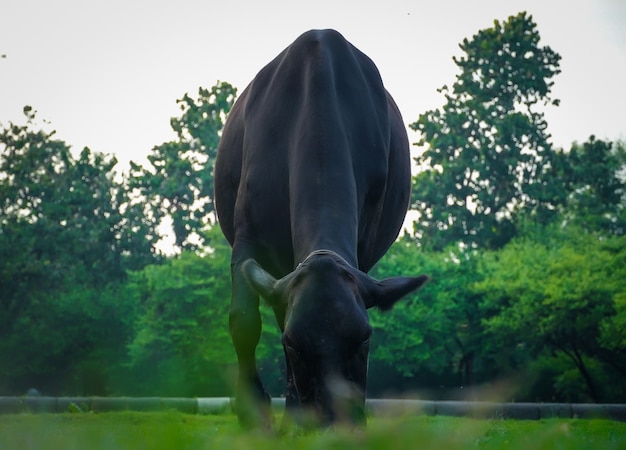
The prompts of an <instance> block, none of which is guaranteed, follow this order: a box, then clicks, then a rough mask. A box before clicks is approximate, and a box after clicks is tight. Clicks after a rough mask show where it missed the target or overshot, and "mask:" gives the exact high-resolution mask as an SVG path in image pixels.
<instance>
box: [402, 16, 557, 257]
mask: <svg viewBox="0 0 626 450" xmlns="http://www.w3.org/2000/svg"><path fill="white" fill-rule="evenodd" d="M539 40H540V37H539V32H538V30H537V26H536V24H535V23H534V22H533V20H532V17H531V16H528V15H526V13H520V14H518V15H517V16H512V17H510V18H509V19H508V20H506V21H504V22H500V21H497V20H496V21H495V22H494V26H493V27H492V28H488V29H484V30H480V31H479V32H478V33H477V34H476V35H474V36H473V37H472V39H465V40H464V41H463V42H462V43H461V44H460V48H461V50H463V52H464V54H463V56H461V57H458V58H454V62H455V64H456V65H457V66H458V68H459V70H460V73H459V74H458V75H457V77H456V81H455V82H454V84H453V85H452V86H451V87H448V86H443V87H442V88H441V89H440V90H439V91H440V92H441V93H442V94H443V95H444V97H445V100H446V103H445V104H444V106H443V107H442V108H440V109H436V110H431V111H426V112H425V113H423V114H421V115H420V116H419V118H418V120H417V121H416V122H414V123H412V124H411V125H410V127H411V128H413V129H414V130H416V131H418V132H419V133H420V134H421V139H420V141H419V142H418V143H417V145H420V146H424V147H425V148H424V150H423V151H422V152H421V153H420V154H419V155H418V156H417V158H416V162H417V164H418V167H419V169H420V173H419V174H418V175H417V176H416V177H415V179H414V183H413V202H412V208H413V209H415V210H416V211H418V212H419V219H418V220H417V221H416V222H415V225H414V227H415V232H416V234H417V236H418V237H419V238H420V242H421V243H422V245H426V246H429V247H432V248H434V249H438V250H441V249H442V248H444V247H445V246H446V245H448V244H449V243H463V244H465V245H467V246H469V247H477V246H481V247H488V248H499V247H501V246H502V245H504V244H505V243H506V242H508V241H509V240H510V239H511V238H512V237H513V236H514V234H515V215H516V214H517V213H518V212H519V211H522V210H523V211H529V210H531V211H534V212H535V214H536V215H537V216H538V218H540V219H542V220H545V218H544V215H546V214H547V213H548V212H549V211H550V210H551V209H552V208H551V207H552V206H553V203H554V202H555V201H558V200H559V199H558V195H559V192H552V189H553V187H554V185H553V184H552V183H551V181H552V177H551V175H552V170H551V169H552V167H551V164H550V162H551V159H552V155H551V153H552V147H551V144H550V142H549V135H548V133H547V123H546V120H545V117H544V115H543V113H542V112H541V110H540V109H538V106H542V105H547V104H553V105H558V100H552V99H551V95H550V94H551V88H552V85H553V81H552V78H553V77H554V76H555V75H556V74H558V73H559V72H560V69H559V60H560V56H559V55H558V54H557V53H556V52H554V51H553V50H552V49H551V48H550V47H547V46H544V47H541V46H539Z"/></svg>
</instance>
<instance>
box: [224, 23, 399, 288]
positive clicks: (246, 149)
mask: <svg viewBox="0 0 626 450" xmlns="http://www.w3.org/2000/svg"><path fill="white" fill-rule="evenodd" d="M215 183H216V187H215V196H216V199H215V200H216V208H217V213H218V216H219V220H220V225H221V227H222V229H223V231H224V234H225V235H226V237H227V239H228V240H229V241H230V243H231V244H232V245H233V247H234V248H233V256H234V258H237V253H238V252H239V251H241V256H240V258H241V259H244V258H249V257H254V258H256V259H257V260H258V261H259V262H260V263H261V265H263V266H264V267H266V268H267V270H268V271H269V272H271V273H273V274H274V275H275V276H277V277H278V276H283V275H285V274H286V273H288V272H290V271H291V270H292V269H293V268H294V266H295V265H297V264H298V263H299V262H301V261H302V260H303V259H304V258H305V257H306V256H307V255H308V254H309V253H310V252H311V251H313V250H316V249H319V248H327V249H331V250H333V251H336V252H337V253H339V254H340V255H341V256H343V257H344V258H345V259H346V260H347V261H348V262H350V263H351V264H353V265H354V266H358V267H359V268H360V269H361V270H363V271H367V270H369V269H370V268H371V266H372V265H373V264H374V263H375V262H376V261H377V260H378V259H379V258H380V257H381V256H382V255H383V254H384V252H385V251H386V250H387V248H388V247H389V245H391V243H392V242H393V240H394V239H395V237H396V236H397V233H398V231H399V229H400V226H401V224H402V221H403V218H404V215H405V212H406V207H407V204H408V195H409V188H410V169H409V154H408V141H407V137H406V131H405V129H404V124H403V123H402V119H401V117H400V114H399V112H398V109H397V107H396V106H395V103H394V102H393V100H391V98H390V97H389V95H388V94H387V92H386V91H385V89H384V87H383V84H382V81H381V79H380V75H379V73H378V70H377V69H376V67H375V65H374V64H373V62H372V61H371V60H370V59H369V58H368V57H367V56H365V55H364V54H363V53H361V52H360V51H359V50H358V49H356V48H355V47H354V46H352V45H351V44H350V43H348V42H347V41H346V40H345V39H344V38H343V37H342V36H341V35H340V34H339V33H337V32H335V31H332V30H323V31H319V30H314V31H310V32H307V33H305V34H303V35H302V36H300V37H299V38H298V39H297V40H296V41H295V42H294V43H293V44H292V45H291V46H289V47H288V48H287V49H285V51H283V52H282V53H281V54H280V55H278V57H276V58H275V59H274V60H273V61H272V62H270V63H269V64H268V65H267V66H266V67H264V68H263V69H262V70H261V71H260V72H259V74H258V75H257V76H256V77H255V79H254V80H253V82H252V83H251V84H250V85H249V86H248V87H247V88H246V90H245V91H244V92H243V93H242V94H241V96H240V97H239V99H238V100H237V102H236V104H235V106H234V107H233V110H232V111H231V113H230V116H229V118H228V121H227V124H226V127H225V129H224V132H223V135H222V140H221V142H220V147H219V150H218V157H217V162H216V170H215ZM244 247H245V250H241V249H242V248H244ZM235 262H236V261H235Z"/></svg>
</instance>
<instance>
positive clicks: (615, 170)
mask: <svg viewBox="0 0 626 450" xmlns="http://www.w3.org/2000/svg"><path fill="white" fill-rule="evenodd" d="M559 156H560V158H561V159H562V162H561V163H560V164H559V166H558V167H559V169H560V173H559V178H560V179H561V180H562V184H563V185H564V187H565V190H566V193H567V197H566V202H565V210H564V213H563V216H564V219H565V220H566V221H567V222H568V223H573V224H575V225H577V226H579V227H582V228H584V229H585V230H587V231H592V232H603V233H608V234H613V235H623V234H625V233H626V190H625V189H624V180H625V178H626V147H625V146H624V143H622V142H617V143H612V142H608V141H603V140H600V139H596V138H595V137H594V136H591V137H590V138H589V140H588V141H587V142H584V143H582V144H578V143H574V144H572V147H571V149H570V151H569V152H567V153H565V152H563V153H562V154H561V155H559Z"/></svg>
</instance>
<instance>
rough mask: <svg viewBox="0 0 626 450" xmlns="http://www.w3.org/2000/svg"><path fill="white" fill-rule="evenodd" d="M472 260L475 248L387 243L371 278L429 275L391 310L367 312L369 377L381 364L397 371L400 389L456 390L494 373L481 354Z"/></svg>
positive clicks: (475, 277) (484, 379)
mask: <svg viewBox="0 0 626 450" xmlns="http://www.w3.org/2000/svg"><path fill="white" fill-rule="evenodd" d="M477 260H478V255H477V254H476V253H474V252H463V251H459V250H458V249H454V250H450V249H448V251H446V252H438V253H434V252H427V251H423V250H422V251H419V250H418V249H416V247H415V245H414V244H413V243H412V242H410V240H409V239H408V238H404V239H401V240H400V241H398V242H396V243H395V244H394V245H393V246H392V247H391V249H390V250H389V252H388V253H387V254H386V255H385V257H383V259H382V260H381V261H380V262H379V263H378V264H377V265H376V266H375V267H374V269H373V272H372V273H373V274H374V276H375V277H376V278H379V279H382V278H386V277H389V276H392V275H395V274H398V273H427V274H428V275H429V276H430V277H431V280H430V281H429V282H428V284H426V285H425V286H424V287H423V288H422V289H420V291H418V292H416V293H415V294H413V295H411V296H409V297H408V298H407V299H404V300H403V301H402V302H399V303H398V304H396V305H395V306H394V308H393V309H392V310H391V311H388V312H379V311H376V310H373V311H371V312H370V319H371V320H370V322H371V325H372V327H373V328H374V335H373V338H372V354H371V358H370V368H371V371H372V372H373V377H374V380H375V379H376V376H377V375H376V374H375V371H376V370H380V363H385V364H387V365H389V366H392V367H394V369H395V370H396V371H397V372H400V374H401V375H402V377H403V378H404V379H405V380H404V381H403V383H404V384H405V388H412V389H420V390H424V389H425V388H429V389H436V390H440V389H441V388H442V387H445V388H446V389H456V390H457V391H458V389H459V388H463V387H469V386H472V385H475V384H478V383H484V382H486V381H488V380H489V379H490V377H492V376H493V367H492V365H491V363H490V361H489V360H488V359H486V358H484V357H483V355H482V354H481V352H482V351H481V348H482V335H483V328H484V327H483V325H482V322H481V320H482V317H483V316H482V311H481V310H480V303H481V302H480V299H481V297H480V296H479V295H477V294H476V292H475V291H474V290H473V289H472V287H473V285H474V284H475V282H476V279H477V278H478V277H480V274H479V273H478V272H477V270H476V267H477ZM409 380H410V381H409ZM409 384H410V385H411V386H406V385H409Z"/></svg>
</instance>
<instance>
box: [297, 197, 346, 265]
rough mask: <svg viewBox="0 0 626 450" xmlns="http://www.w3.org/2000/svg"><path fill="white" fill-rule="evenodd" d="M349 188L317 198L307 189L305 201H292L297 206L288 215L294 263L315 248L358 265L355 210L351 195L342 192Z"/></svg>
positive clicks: (300, 260) (304, 257)
mask: <svg viewBox="0 0 626 450" xmlns="http://www.w3.org/2000/svg"><path fill="white" fill-rule="evenodd" d="M353 191H354V189H352V190H343V194H342V193H341V191H338V192H334V193H333V194H330V195H328V196H327V197H326V198H325V199H324V200H322V199H319V201H318V200H316V199H315V196H312V195H311V193H310V192H309V193H308V199H307V200H304V199H303V200H302V201H301V202H294V204H295V205H299V206H300V207H301V208H296V209H299V211H292V216H291V217H292V218H291V230H292V245H293V250H294V263H295V264H296V265H297V264H298V263H301V262H302V261H304V259H306V257H307V256H309V255H310V254H311V253H313V252H314V251H316V250H331V251H333V252H335V253H337V254H338V255H339V256H341V257H342V258H343V259H345V260H346V261H347V262H348V263H349V264H350V265H351V266H352V267H358V256H357V240H358V228H357V218H358V213H357V211H356V205H355V204H356V201H355V200H354V199H353V198H352V197H353V196H354V195H353V194H346V192H353Z"/></svg>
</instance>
